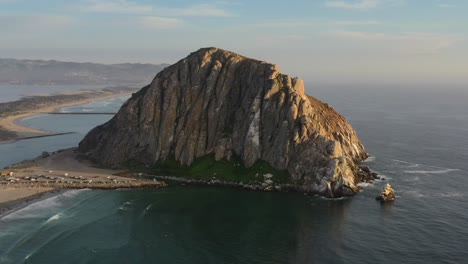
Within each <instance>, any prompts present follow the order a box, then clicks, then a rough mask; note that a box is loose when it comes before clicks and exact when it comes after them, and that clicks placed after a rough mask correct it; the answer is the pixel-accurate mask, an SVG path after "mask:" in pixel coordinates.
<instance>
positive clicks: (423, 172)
mask: <svg viewBox="0 0 468 264" xmlns="http://www.w3.org/2000/svg"><path fill="white" fill-rule="evenodd" d="M458 170H459V169H443V170H414V171H412V170H405V171H403V172H404V173H409V174H444V173H449V172H452V171H458Z"/></svg>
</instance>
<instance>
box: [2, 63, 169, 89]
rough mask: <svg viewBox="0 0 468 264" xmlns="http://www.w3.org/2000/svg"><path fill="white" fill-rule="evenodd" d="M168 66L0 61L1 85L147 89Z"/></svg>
mask: <svg viewBox="0 0 468 264" xmlns="http://www.w3.org/2000/svg"><path fill="white" fill-rule="evenodd" d="M168 65H169V64H149V63H117V64H101V63H94V62H69V61H58V60H31V59H13V58H0V84H18V85H44V84H45V85H129V84H135V85H143V84H144V83H148V82H149V81H151V79H152V78H153V77H154V73H157V72H159V71H161V70H162V69H164V68H165V67H167V66H168Z"/></svg>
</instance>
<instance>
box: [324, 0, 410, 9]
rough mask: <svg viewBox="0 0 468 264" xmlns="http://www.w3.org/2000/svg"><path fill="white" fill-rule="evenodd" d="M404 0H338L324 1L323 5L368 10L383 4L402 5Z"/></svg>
mask: <svg viewBox="0 0 468 264" xmlns="http://www.w3.org/2000/svg"><path fill="white" fill-rule="evenodd" d="M405 1H406V0H353V1H350V0H346V1H344V0H338V1H334V0H333V1H332V0H330V1H326V2H325V6H327V7H330V8H341V9H351V10H352V9H354V10H369V9H374V8H377V7H380V6H383V5H392V6H393V5H403V4H405Z"/></svg>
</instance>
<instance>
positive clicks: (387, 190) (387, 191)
mask: <svg viewBox="0 0 468 264" xmlns="http://www.w3.org/2000/svg"><path fill="white" fill-rule="evenodd" d="M375 199H376V200H378V201H382V202H386V201H393V200H395V191H394V190H393V188H392V186H391V185H390V184H389V183H387V184H386V185H385V187H384V189H383V191H382V193H381V194H380V195H379V196H377V197H376V198H375Z"/></svg>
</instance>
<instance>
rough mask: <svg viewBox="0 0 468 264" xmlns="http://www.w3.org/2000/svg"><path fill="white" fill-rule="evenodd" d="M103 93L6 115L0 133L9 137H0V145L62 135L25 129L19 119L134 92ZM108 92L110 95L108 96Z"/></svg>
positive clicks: (1, 123) (29, 128) (80, 93)
mask: <svg viewBox="0 0 468 264" xmlns="http://www.w3.org/2000/svg"><path fill="white" fill-rule="evenodd" d="M96 92H104V90H96ZM105 92H106V93H107V94H103V95H97V96H90V97H88V98H84V99H77V100H72V101H68V102H58V103H53V102H52V103H50V104H49V105H47V106H38V107H37V108H35V109H33V110H29V111H26V112H24V113H15V114H12V115H8V116H6V117H2V118H0V133H2V132H3V133H8V134H9V135H10V136H9V137H6V138H3V137H1V135H0V144H2V143H6V142H11V141H18V140H23V139H29V138H35V137H42V136H54V135H56V134H63V133H52V132H48V131H43V130H40V129H35V128H31V127H27V126H25V125H22V124H21V123H20V120H21V119H24V118H27V117H32V116H38V115H43V114H46V113H50V112H57V111H58V110H59V109H61V108H64V107H70V106H76V105H82V104H87V103H90V102H93V101H99V100H105V99H110V98H114V97H120V96H124V95H130V94H132V93H133V92H134V91H120V90H117V91H112V90H106V91H105ZM109 92H110V93H111V94H108V93H109ZM62 95H68V96H86V95H91V93H90V92H89V91H83V92H78V93H72V94H70V93H63V94H62Z"/></svg>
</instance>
